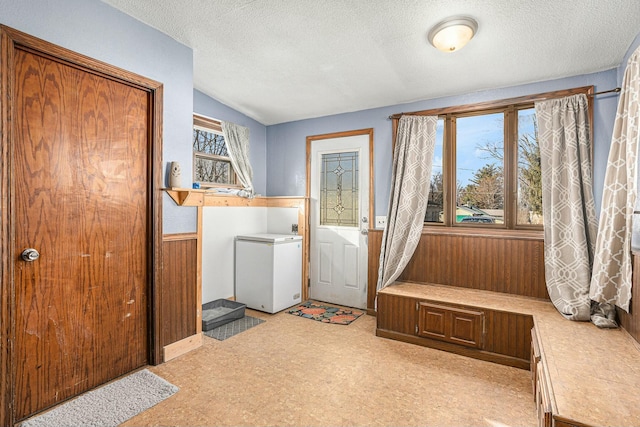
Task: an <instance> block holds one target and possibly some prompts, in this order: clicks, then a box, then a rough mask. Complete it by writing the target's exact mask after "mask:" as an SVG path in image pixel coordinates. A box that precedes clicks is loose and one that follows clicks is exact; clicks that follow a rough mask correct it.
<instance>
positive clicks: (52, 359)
mask: <svg viewBox="0 0 640 427" xmlns="http://www.w3.org/2000/svg"><path fill="white" fill-rule="evenodd" d="M0 33H1V36H2V42H3V44H2V46H3V49H2V52H1V54H2V59H1V64H2V68H1V69H0V74H1V76H2V91H0V92H1V93H2V94H3V99H2V100H1V102H2V108H1V111H2V129H1V130H2V132H1V133H2V141H1V144H2V151H1V153H2V162H1V165H2V172H3V173H2V176H1V188H2V206H1V211H2V214H1V224H2V227H1V232H2V245H1V247H0V251H1V252H2V285H1V292H0V296H1V302H2V308H3V310H2V315H1V316H2V317H1V319H0V320H2V329H1V330H0V334H1V335H2V342H3V343H5V342H11V343H12V346H3V347H2V351H1V352H0V358H1V361H2V365H1V368H2V371H3V372H2V374H3V376H4V378H6V380H3V382H4V383H5V384H3V385H2V388H1V389H0V391H1V393H2V394H1V396H0V398H1V399H2V405H1V406H0V411H2V412H0V424H2V425H12V424H13V423H15V422H17V421H20V420H22V419H25V418H27V417H29V416H32V415H34V414H35V413H38V412H40V411H42V410H44V409H47V408H49V407H51V406H54V405H57V404H58V403H61V402H63V401H65V400H67V399H69V398H72V397H74V396H77V395H79V394H81V393H83V392H85V391H88V390H90V389H92V388H95V387H97V386H99V385H101V384H103V383H106V382H108V381H111V380H113V379H115V378H118V377H120V376H122V375H125V374H127V373H129V372H131V371H134V370H136V369H138V368H140V367H142V366H145V365H147V364H149V363H154V362H155V361H156V355H157V354H158V353H157V349H156V344H155V342H156V340H155V336H154V334H153V331H154V326H155V324H156V323H157V322H156V316H155V315H153V313H155V312H156V310H154V307H155V306H156V304H157V301H156V297H155V295H156V287H157V286H159V283H160V271H161V268H159V263H160V262H161V260H160V258H159V257H158V256H156V253H157V252H159V249H160V244H161V238H162V216H161V206H162V205H161V203H162V202H161V195H160V188H161V173H160V162H161V160H160V159H161V157H160V156H161V136H160V129H161V126H162V118H161V117H162V116H161V114H162V108H161V102H162V85H161V84H159V83H157V82H154V81H152V80H148V79H145V78H143V77H140V76H137V75H135V74H132V73H129V72H127V71H124V70H119V69H117V68H115V67H112V66H110V65H108V64H104V63H101V62H98V61H95V60H92V59H90V58H87V57H84V56H82V55H79V54H76V53H74V52H71V51H68V50H66V49H63V48H60V47H58V46H55V45H52V44H50V43H47V42H45V41H42V40H39V39H36V38H34V37H31V36H28V35H26V34H24V33H21V32H19V31H16V30H13V29H10V28H7V27H0ZM5 94H6V95H5Z"/></svg>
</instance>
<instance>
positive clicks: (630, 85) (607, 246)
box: [589, 49, 640, 313]
mask: <svg viewBox="0 0 640 427" xmlns="http://www.w3.org/2000/svg"><path fill="white" fill-rule="evenodd" d="M639 121H640V49H638V50H636V51H635V52H634V53H633V55H631V57H630V58H629V62H628V63H627V68H626V70H625V74H624V79H623V81H622V91H621V92H620V99H619V101H618V111H617V113H616V120H615V122H614V127H613V137H612V139H611V148H610V151H609V160H608V162H607V171H606V174H605V179H604V191H603V193H602V212H601V213H600V228H599V229H598V241H597V242H596V260H595V263H594V266H593V278H592V279H591V290H590V292H589V295H590V297H591V299H593V300H594V301H598V302H600V303H603V304H610V305H614V304H615V305H617V306H618V307H620V308H621V309H623V310H624V311H626V312H627V313H628V312H629V303H630V301H631V230H632V215H633V210H634V206H635V204H636V192H637V187H636V186H637V175H638V172H637V164H636V162H637V156H638V138H639V137H640V134H639V132H638V124H639V123H638V122H639Z"/></svg>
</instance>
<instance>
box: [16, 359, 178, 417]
mask: <svg viewBox="0 0 640 427" xmlns="http://www.w3.org/2000/svg"><path fill="white" fill-rule="evenodd" d="M177 391H178V387H176V386H175V385H173V384H171V383H169V382H167V381H165V380H164V379H162V378H160V377H159V376H157V375H155V374H153V373H151V372H150V371H148V370H147V369H143V370H142V371H138V372H136V373H133V374H131V375H128V376H126V377H124V378H122V379H120V380H117V381H114V382H112V383H109V384H107V385H104V386H102V387H99V388H97V389H95V390H92V391H89V392H87V393H84V394H82V395H80V396H79V397H77V398H75V399H73V400H70V401H68V402H67V403H64V404H62V405H60V406H57V407H55V408H54V409H52V410H50V411H48V412H45V413H43V414H42V415H37V416H35V417H33V418H30V419H28V420H26V421H24V422H23V423H22V424H21V427H50V426H92V427H103V426H104V427H106V426H109V427H110V426H118V425H120V424H121V423H123V422H124V421H127V420H128V419H130V418H133V417H134V416H136V415H138V414H139V413H141V412H143V411H146V410H147V409H149V408H151V407H152V406H154V405H157V404H158V403H160V402H162V401H163V400H164V399H166V398H168V397H169V396H171V395H172V394H174V393H175V392H177Z"/></svg>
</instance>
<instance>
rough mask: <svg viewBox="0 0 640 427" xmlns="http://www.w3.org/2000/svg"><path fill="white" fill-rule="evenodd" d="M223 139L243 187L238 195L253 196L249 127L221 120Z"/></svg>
mask: <svg viewBox="0 0 640 427" xmlns="http://www.w3.org/2000/svg"><path fill="white" fill-rule="evenodd" d="M221 123H222V133H223V134H224V141H225V143H226V144H227V151H228V152H229V158H230V159H231V165H232V166H233V170H234V171H235V172H236V175H237V176H238V180H240V183H241V184H242V186H243V187H244V194H243V193H239V194H238V195H240V196H246V197H253V169H252V168H251V163H250V162H249V128H246V127H244V126H239V125H236V124H235V123H229V122H221Z"/></svg>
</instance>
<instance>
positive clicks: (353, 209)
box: [320, 151, 360, 227]
mask: <svg viewBox="0 0 640 427" xmlns="http://www.w3.org/2000/svg"><path fill="white" fill-rule="evenodd" d="M321 162H322V167H321V170H320V225H334V226H335V225H337V226H342V227H358V226H359V221H358V200H359V197H360V194H359V191H358V172H359V167H358V152H357V151H353V152H347V153H329V154H323V155H322V160H321Z"/></svg>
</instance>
